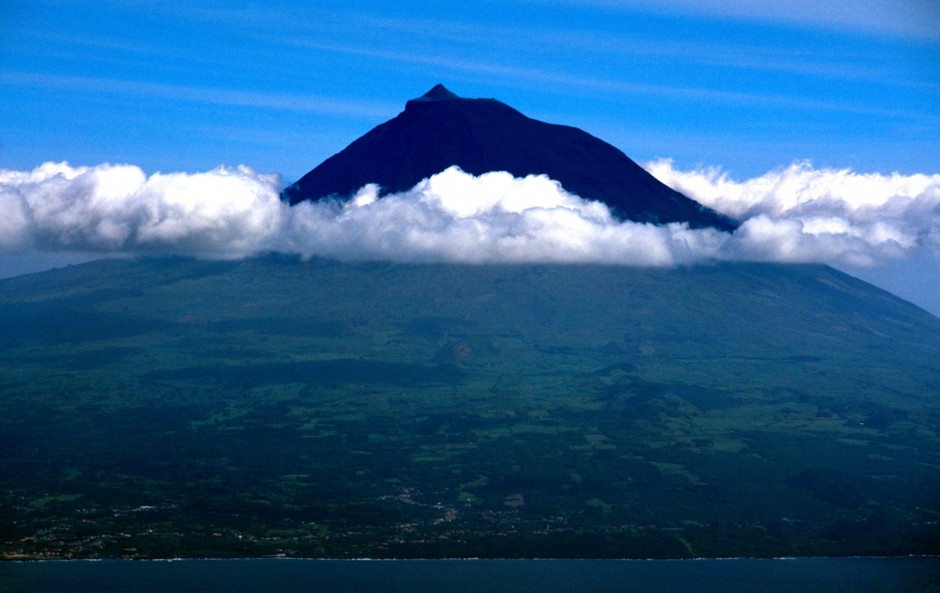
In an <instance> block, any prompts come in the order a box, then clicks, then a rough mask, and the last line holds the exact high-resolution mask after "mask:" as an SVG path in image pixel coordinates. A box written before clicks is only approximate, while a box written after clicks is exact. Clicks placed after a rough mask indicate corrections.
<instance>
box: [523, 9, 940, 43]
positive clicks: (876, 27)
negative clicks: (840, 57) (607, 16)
mask: <svg viewBox="0 0 940 593" xmlns="http://www.w3.org/2000/svg"><path fill="white" fill-rule="evenodd" d="M534 1H536V2H540V3H548V4H557V3H563V4H572V3H574V2H573V0H534ZM577 4H579V5H582V6H583V5H585V4H587V5H594V6H602V7H605V8H610V9H617V10H627V11H644V12H647V11H649V12H658V13H664V14H678V15H687V16H693V17H705V18H712V19H725V20H743V21H750V22H762V23H772V24H783V25H795V26H800V27H810V28H815V29H825V30H838V31H851V32H859V33H866V34H875V35H887V36H892V37H903V38H908V39H909V38H912V37H914V38H920V39H926V40H931V41H938V40H940V29H938V28H937V23H938V22H940V5H938V3H937V2H935V1H933V0H831V1H830V2H825V3H822V2H816V1H814V0H791V1H789V2H775V1H774V0H737V1H735V2H725V1H723V0H586V1H585V2H581V1H580V0H579V1H578V2H577Z"/></svg>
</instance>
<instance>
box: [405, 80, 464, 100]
mask: <svg viewBox="0 0 940 593" xmlns="http://www.w3.org/2000/svg"><path fill="white" fill-rule="evenodd" d="M459 98H460V97H458V96H457V95H456V94H454V93H452V92H450V91H449V90H448V89H447V87H446V86H444V85H442V84H438V85H435V86H434V88H433V89H431V90H429V91H428V92H426V93H424V94H423V95H421V96H420V97H418V98H417V99H412V101H420V102H426V101H453V100H454V99H459Z"/></svg>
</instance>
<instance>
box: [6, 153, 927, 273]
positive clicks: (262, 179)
mask: <svg viewBox="0 0 940 593" xmlns="http://www.w3.org/2000/svg"><path fill="white" fill-rule="evenodd" d="M647 169H648V170H649V171H650V172H651V173H653V174H654V175H655V176H656V177H658V178H659V179H660V180H662V181H664V182H665V183H667V184H668V185H671V186H672V187H674V188H676V189H678V190H679V191H682V192H683V193H685V194H686V195H688V196H690V197H692V198H694V199H696V200H698V201H700V202H701V203H703V204H705V205H707V206H710V207H712V208H714V209H715V210H718V211H720V212H722V213H725V214H728V215H730V216H732V217H734V218H736V219H737V220H739V221H741V222H742V224H741V227H740V228H739V229H738V230H737V231H735V232H734V233H733V234H729V233H721V232H718V231H715V230H711V229H689V228H687V227H686V226H685V225H681V224H670V225H665V226H656V225H650V224H640V223H633V222H619V221H617V220H615V219H614V218H613V217H612V216H611V214H610V212H609V211H608V209H607V208H606V207H605V206H604V205H603V204H600V203H598V202H591V201H587V200H582V199H581V198H579V197H577V196H574V195H572V194H569V193H567V192H565V191H564V190H563V188H562V187H561V186H560V185H559V184H558V183H556V182H554V181H552V180H551V179H548V178H547V177H544V176H530V177H526V178H514V177H512V176H511V175H509V174H508V173H503V172H494V173H488V174H484V175H481V176H478V177H477V176H473V175H469V174H466V173H464V172H463V171H460V170H459V169H456V168H452V169H449V170H447V171H445V172H443V173H440V174H438V175H435V176H433V177H431V178H430V179H427V180H425V181H422V182H421V183H419V184H418V185H417V186H415V187H414V188H413V189H412V190H410V191H408V192H404V193H401V194H396V195H392V196H386V197H383V198H382V199H377V189H378V188H376V187H374V186H366V187H364V188H362V189H361V190H360V191H359V192H358V194H357V195H356V196H354V197H353V198H352V199H351V200H348V201H346V202H338V201H321V202H317V203H311V202H305V203H302V204H298V205H296V206H293V207H290V206H288V205H286V204H285V203H284V202H282V201H281V200H280V199H279V196H278V187H279V178H278V177H277V176H276V175H268V174H261V173H257V172H255V171H253V170H251V169H249V168H247V167H243V166H242V167H237V168H226V167H220V168H217V169H214V170H212V171H207V172H202V173H192V174H190V173H172V174H159V173H158V174H152V175H149V176H148V175H147V174H145V173H144V172H143V171H142V170H141V169H140V168H139V167H136V166H133V165H99V166H95V167H72V166H69V165H68V164H65V163H46V164H44V165H42V166H40V167H38V168H36V169H34V170H33V171H9V170H6V171H0V255H6V254H17V253H50V252H96V253H176V254H186V255H195V256H198V257H208V258H239V257H244V256H249V255H253V254H256V253H262V252H268V251H277V252H284V253H295V254H300V255H302V256H304V257H330V258H336V259H341V260H352V261H355V260H392V261H402V262H432V261H433V262H456V263H498V262H507V263H516V262H564V263H588V262H590V263H616V264H624V265H639V266H671V265H677V264H686V263H696V262H706V261H717V260H747V261H781V262H822V263H830V264H837V265H838V264H843V265H849V266H874V265H878V264H881V263H884V262H886V261H891V260H901V259H905V258H906V257H908V256H910V255H912V254H913V253H915V252H920V251H923V250H929V251H938V250H940V175H909V176H905V175H898V174H894V175H878V174H860V173H855V172H852V171H850V170H831V169H814V168H813V167H812V166H810V165H809V164H807V163H798V164H794V165H791V166H789V167H787V168H783V169H778V170H775V171H771V172H769V173H767V174H765V175H763V176H761V177H757V178H754V179H750V180H747V181H743V182H738V181H734V180H732V179H731V178H729V176H728V175H727V174H726V173H724V172H722V171H721V170H718V169H701V170H693V171H680V170H677V169H676V168H675V167H674V166H673V164H672V163H671V162H670V161H668V160H661V161H656V162H652V163H649V164H648V165H647Z"/></svg>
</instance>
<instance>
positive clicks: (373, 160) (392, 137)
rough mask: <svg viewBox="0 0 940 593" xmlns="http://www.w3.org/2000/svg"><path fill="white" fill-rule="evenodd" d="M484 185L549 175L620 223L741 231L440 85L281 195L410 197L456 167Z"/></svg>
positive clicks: (618, 159) (538, 126)
mask: <svg viewBox="0 0 940 593" xmlns="http://www.w3.org/2000/svg"><path fill="white" fill-rule="evenodd" d="M454 165H456V166H458V167H460V168H461V169H463V170H464V171H465V172H467V173H471V174H473V175H481V174H483V173H487V172H490V171H508V172H509V173H511V174H512V175H514V176H515V177H525V176H527V175H547V176H548V177H550V178H552V179H554V180H555V181H558V182H560V183H561V184H562V186H563V187H564V189H565V190H566V191H569V192H571V193H574V194H577V195H578V196H580V197H582V198H585V199H589V200H598V201H601V202H603V203H605V204H607V206H609V207H610V208H611V210H612V212H613V213H614V215H615V216H617V217H618V218H620V219H623V220H632V221H636V222H648V223H654V224H665V223H673V222H679V223H687V224H688V225H689V226H690V227H693V228H704V227H714V228H717V229H720V230H725V231H730V230H733V229H734V228H735V227H736V226H737V225H736V223H735V222H734V221H733V220H731V219H730V218H727V217H725V216H723V215H721V214H719V213H717V212H715V211H714V210H711V209H709V208H707V207H705V206H703V205H701V204H699V203H698V202H695V201H694V200H692V199H690V198H688V197H686V196H685V195H683V194H681V193H679V192H677V191H675V190H673V189H671V188H669V187H668V186H666V185H664V184H663V183H661V182H660V181H658V180H657V179H656V178H655V177H653V176H652V175H650V174H649V173H647V172H646V171H645V170H644V169H643V168H642V167H640V166H639V165H637V164H636V163H635V162H634V161H632V160H631V159H630V158H629V157H628V156H627V155H625V154H624V153H623V152H621V151H620V150H619V149H617V148H615V147H614V146H612V145H610V144H608V143H606V142H604V141H603V140H600V139H599V138H596V137H594V136H592V135H590V134H588V133H587V132H585V131H583V130H580V129H578V128H574V127H571V126H564V125H557V124H550V123H545V122H542V121H538V120H535V119H532V118H529V117H526V116H525V115H523V114H522V113H520V112H519V111H517V110H515V109H513V108H512V107H510V106H508V105H506V104H505V103H501V102H500V101H497V100H495V99H466V98H462V97H459V96H457V95H456V94H454V93H452V92H451V91H449V90H448V89H446V88H445V87H444V86H443V85H437V86H435V87H434V88H432V89H431V90H430V91H428V92H427V93H426V94H424V95H423V96H421V97H419V98H417V99H413V100H411V101H408V103H407V104H406V105H405V110H404V111H403V112H402V113H400V114H398V116H396V117H395V118H393V119H391V120H389V121H387V122H385V123H383V124H381V125H379V126H377V127H376V128H374V129H373V130H371V131H370V132H368V133H367V134H365V135H364V136H362V137H360V138H359V139H358V140H356V141H354V142H353V143H352V144H350V145H349V146H347V147H346V148H345V149H343V150H342V151H340V152H339V153H337V154H335V155H333V156H332V157H330V158H328V159H327V160H325V161H324V162H323V163H321V164H320V165H318V166H317V167H316V168H314V169H313V170H312V171H310V172H309V173H307V174H306V175H304V176H303V177H302V178H301V179H300V180H299V181H297V182H296V183H294V184H293V185H291V186H289V187H288V188H287V189H286V190H285V191H284V198H285V199H286V200H288V201H289V202H290V203H291V204H296V203H298V202H302V201H304V200H320V199H323V198H328V197H334V198H335V197H339V198H346V197H349V196H351V195H352V194H354V193H355V192H356V191H357V190H359V189H360V188H361V187H363V186H365V185H366V184H369V183H375V184H378V185H379V186H380V188H381V190H382V193H383V194H389V193H398V192H402V191H406V190H409V189H411V188H413V187H414V186H415V185H416V184H417V183H418V182H420V181H421V180H423V179H427V178H428V177H430V176H432V175H434V174H436V173H440V172H441V171H444V170H445V169H447V168H449V167H451V166H454Z"/></svg>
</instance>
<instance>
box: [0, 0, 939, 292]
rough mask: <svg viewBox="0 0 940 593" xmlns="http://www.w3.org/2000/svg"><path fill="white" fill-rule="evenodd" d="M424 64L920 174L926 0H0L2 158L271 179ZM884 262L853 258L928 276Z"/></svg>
mask: <svg viewBox="0 0 940 593" xmlns="http://www.w3.org/2000/svg"><path fill="white" fill-rule="evenodd" d="M438 82H442V83H444V84H445V85H447V86H448V87H449V88H450V89H451V90H453V91H454V92H456V93H458V94H460V95H463V96H469V97H480V96H482V97H496V98H498V99H500V100H502V101H504V102H506V103H508V104H510V105H512V106H514V107H516V108H517V109H519V110H520V111H522V112H523V113H526V114H527V115H530V116H532V117H536V118H538V119H543V120H546V121H551V122H555V123H566V124H570V125H575V126H578V127H581V128H583V129H585V130H587V131H589V132H591V133H592V134H594V135H596V136H598V137H601V138H603V139H605V140H607V141H608V142H611V143H612V144H614V145H616V146H617V147H619V148H621V149H622V150H623V151H624V152H626V153H627V154H628V155H629V156H631V157H632V158H633V159H634V160H636V161H638V162H641V163H643V162H647V161H651V160H653V159H658V158H669V159H672V161H673V163H674V166H675V167H676V168H677V169H680V170H692V169H700V168H703V167H720V168H721V170H723V171H725V172H726V173H727V174H728V175H729V176H730V177H731V178H733V179H736V180H745V179H750V178H754V177H757V176H760V175H762V174H764V173H766V172H768V171H770V170H773V169H778V168H781V167H787V166H789V165H790V164H791V163H794V162H799V161H804V160H808V161H811V162H812V166H813V167H816V168H835V169H843V168H851V169H853V170H854V171H857V172H862V173H880V174H890V173H893V172H899V173H901V174H903V175H913V174H918V173H924V174H936V173H940V157H938V155H940V1H937V0H855V1H848V0H832V1H830V2H825V3H822V2H815V1H809V0H793V1H791V2H785V3H781V2H769V1H764V0H738V1H737V2H734V3H727V2H713V1H704V2H693V1H692V0H660V1H653V0H635V1H616V0H578V1H575V0H571V1H565V0H555V1H553V0H500V1H486V0H484V1H476V2H463V3H452V2H446V3H444V2H423V1H422V2H376V1H371V2H370V1H364V2H349V3H335V2H316V1H315V2H289V1H285V2H199V3H190V2H163V1H159V0H153V1H122V2H117V1H110V0H102V1H99V2H94V3H87V2H71V1H64V0H62V1H59V0H47V1H43V0H37V1H31V2H21V1H19V0H6V1H5V2H3V3H0V168H2V169H10V170H21V171H28V170H31V169H33V168H35V167H37V166H39V165H40V164H42V163H44V162H47V161H68V162H69V163H71V164H72V165H91V166H93V165H99V164H101V163H130V164H133V165H135V166H138V167H140V168H141V169H142V170H143V171H145V172H146V173H148V174H152V173H156V172H173V171H188V172H198V171H207V170H209V169H212V168H214V167H217V166H219V165H228V166H235V165H238V164H246V165H248V166H250V167H252V168H253V169H255V170H256V171H260V172H264V173H278V174H280V175H281V176H282V178H283V180H284V181H291V180H294V179H296V178H297V177H299V176H300V175H302V174H303V173H305V172H306V171H307V170H309V169H311V168H312V167H313V166H315V165H316V164H318V163H319V162H320V161H322V160H323V159H324V158H326V157H328V156H330V155H331V154H333V153H335V152H337V151H339V150H340V149H342V148H343V147H344V146H345V145H346V144H348V143H349V142H350V141H352V140H353V139H355V138H356V137H358V136H359V135H361V134H363V133H364V132H366V131H368V130H369V129H371V128H372V127H374V126H375V125H377V124H379V123H381V122H382V121H385V120H387V119H389V118H391V117H393V116H394V115H396V114H397V113H398V112H399V111H400V110H401V109H402V108H403V106H404V102H405V101H406V100H407V99H410V98H413V97H416V96H418V95H420V94H422V93H424V92H425V91H426V90H428V89H429V88H430V87H431V86H433V85H434V84H436V83H438ZM915 259H916V262H914V260H915ZM899 261H900V264H899V263H898V262H895V263H892V264H890V265H889V266H888V267H887V268H879V269H877V270H875V271H867V272H866V271H862V272H861V275H863V276H864V275H865V274H869V277H870V278H875V277H876V276H877V277H878V279H879V282H880V283H881V285H883V286H886V285H887V286H889V287H892V286H893V285H895V284H896V286H897V287H899V289H903V290H908V289H904V286H906V285H911V284H912V283H913V284H914V285H917V286H916V288H917V290H920V291H921V292H926V293H927V294H932V292H931V291H932V290H933V287H934V286H935V284H934V282H935V280H934V279H933V278H925V277H924V270H930V269H933V270H936V267H935V266H934V267H933V268H931V265H932V263H931V262H933V261H934V260H933V259H932V256H931V254H929V253H928V254H926V255H925V254H924V253H919V254H918V255H917V258H911V259H910V261H912V262H914V263H916V265H914V264H911V266H909V267H905V265H903V264H904V262H905V261H908V260H905V259H903V258H902V259H901V260H899ZM925 262H926V263H925ZM2 263H3V262H2V261H0V265H2ZM879 275H880V276H879ZM893 283H894V284H893ZM925 284H926V286H925ZM903 290H900V291H901V292H903ZM924 298H925V299H926V300H931V299H935V300H936V302H937V303H938V304H940V288H937V289H936V295H935V296H928V297H924ZM937 310H940V307H938V309H937Z"/></svg>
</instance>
